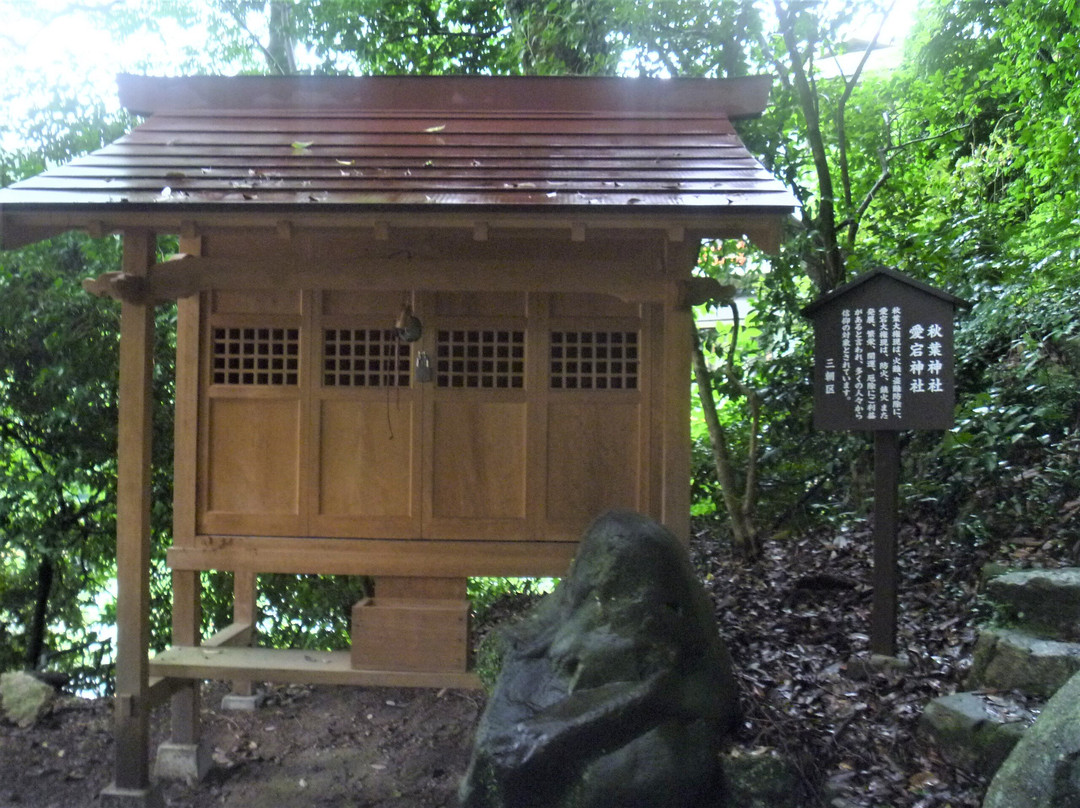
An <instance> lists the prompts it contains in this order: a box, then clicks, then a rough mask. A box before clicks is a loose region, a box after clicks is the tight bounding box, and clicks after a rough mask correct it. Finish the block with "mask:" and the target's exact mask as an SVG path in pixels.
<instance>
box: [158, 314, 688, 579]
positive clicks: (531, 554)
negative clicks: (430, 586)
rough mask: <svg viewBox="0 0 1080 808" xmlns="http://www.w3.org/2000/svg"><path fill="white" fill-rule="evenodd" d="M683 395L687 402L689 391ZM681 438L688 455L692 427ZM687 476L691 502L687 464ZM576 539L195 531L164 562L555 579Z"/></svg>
mask: <svg viewBox="0 0 1080 808" xmlns="http://www.w3.org/2000/svg"><path fill="white" fill-rule="evenodd" d="M687 328H688V329H689V326H687ZM687 372H689V370H688V371H687ZM686 400H687V404H686V406H687V407H689V400H690V396H689V393H687V395H686ZM687 429H689V427H687ZM686 443H687V446H686V451H687V455H689V443H690V437H689V433H687V436H686ZM686 474H687V478H686V481H685V485H686V500H687V508H689V497H690V479H689V465H687V466H686ZM576 539H577V537H575V538H574V540H569V538H568V540H567V541H544V542H540V541H527V542H526V541H508V542H499V541H425V540H419V539H407V540H402V541H389V540H378V539H371V540H357V539H295V540H287V539H281V538H276V539H269V540H266V539H258V538H252V539H245V538H243V537H234V536H229V537H222V538H220V539H218V538H216V537H197V538H196V541H195V542H194V544H193V545H192V546H191V547H175V546H174V547H172V548H171V549H170V550H169V555H168V561H169V566H171V567H172V568H173V569H197V570H204V569H205V570H248V571H251V572H260V573H263V572H283V573H291V574H296V575H304V574H310V575H375V576H420V577H427V578H468V577H471V576H499V577H522V576H541V577H543V576H555V577H558V576H561V575H565V574H566V570H567V567H568V566H569V564H570V561H571V559H573V557H574V554H575V553H576V552H577V546H578V542H577V540H576Z"/></svg>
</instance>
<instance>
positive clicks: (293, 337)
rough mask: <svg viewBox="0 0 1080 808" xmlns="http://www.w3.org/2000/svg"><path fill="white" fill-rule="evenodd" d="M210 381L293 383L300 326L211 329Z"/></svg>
mask: <svg viewBox="0 0 1080 808" xmlns="http://www.w3.org/2000/svg"><path fill="white" fill-rule="evenodd" d="M212 368H213V370H212V378H213V383H214V384H236V385H258V386H295V385H296V384H297V383H298V380H299V370H300V329H298V328H234V327H225V326H220V327H216V328H214V329H213V345H212Z"/></svg>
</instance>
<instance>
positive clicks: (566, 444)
mask: <svg viewBox="0 0 1080 808" xmlns="http://www.w3.org/2000/svg"><path fill="white" fill-rule="evenodd" d="M624 401H625V399H624ZM639 421H640V406H639V405H638V404H637V403H636V402H635V403H617V402H616V401H613V400H611V399H606V400H605V398H603V397H599V396H598V397H592V396H590V397H588V398H586V399H585V400H582V398H581V397H575V400H574V401H566V402H560V401H556V400H554V397H552V400H550V401H549V405H548V446H547V458H548V463H547V468H548V476H547V483H548V489H547V517H548V519H549V520H551V521H554V522H561V523H565V525H566V526H567V527H569V528H571V534H572V535H574V536H577V535H580V531H581V530H583V529H584V528H585V526H586V525H587V524H588V523H589V522H590V521H592V519H594V518H595V517H596V516H597V515H598V514H600V513H601V512H603V511H606V510H608V509H610V508H633V509H637V508H638V507H639V498H638V474H639V456H640V454H639V447H638V440H639V429H640V426H639ZM552 538H556V537H555V536H552Z"/></svg>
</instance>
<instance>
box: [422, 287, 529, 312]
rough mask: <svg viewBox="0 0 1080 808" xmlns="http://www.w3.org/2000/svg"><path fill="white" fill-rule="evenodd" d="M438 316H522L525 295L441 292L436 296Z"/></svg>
mask: <svg viewBox="0 0 1080 808" xmlns="http://www.w3.org/2000/svg"><path fill="white" fill-rule="evenodd" d="M435 311H436V313H437V314H438V315H439V316H440V317H484V318H487V317H524V316H525V295H524V294H522V293H515V292H443V293H442V294H440V295H439V296H438V297H437V298H436V303H435Z"/></svg>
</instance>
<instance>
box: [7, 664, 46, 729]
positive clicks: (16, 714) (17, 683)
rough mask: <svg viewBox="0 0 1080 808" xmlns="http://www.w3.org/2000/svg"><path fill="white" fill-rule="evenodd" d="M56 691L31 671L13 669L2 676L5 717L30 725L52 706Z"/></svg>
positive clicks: (20, 724) (21, 725) (14, 721)
mask: <svg viewBox="0 0 1080 808" xmlns="http://www.w3.org/2000/svg"><path fill="white" fill-rule="evenodd" d="M55 700H56V691H55V690H53V688H52V687H51V686H50V685H47V684H45V683H44V682H42V681H39V680H38V679H37V678H35V677H33V676H31V675H30V674H29V673H25V672H23V671H11V672H9V673H5V674H3V675H2V676H0V704H2V705H3V711H4V717H5V718H7V719H8V721H11V722H12V723H14V724H17V725H19V726H20V727H29V726H31V725H33V724H34V722H36V721H37V720H38V719H39V718H41V717H42V716H43V715H45V714H46V713H47V712H49V710H50V709H51V708H52V705H53V702H54V701H55Z"/></svg>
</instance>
